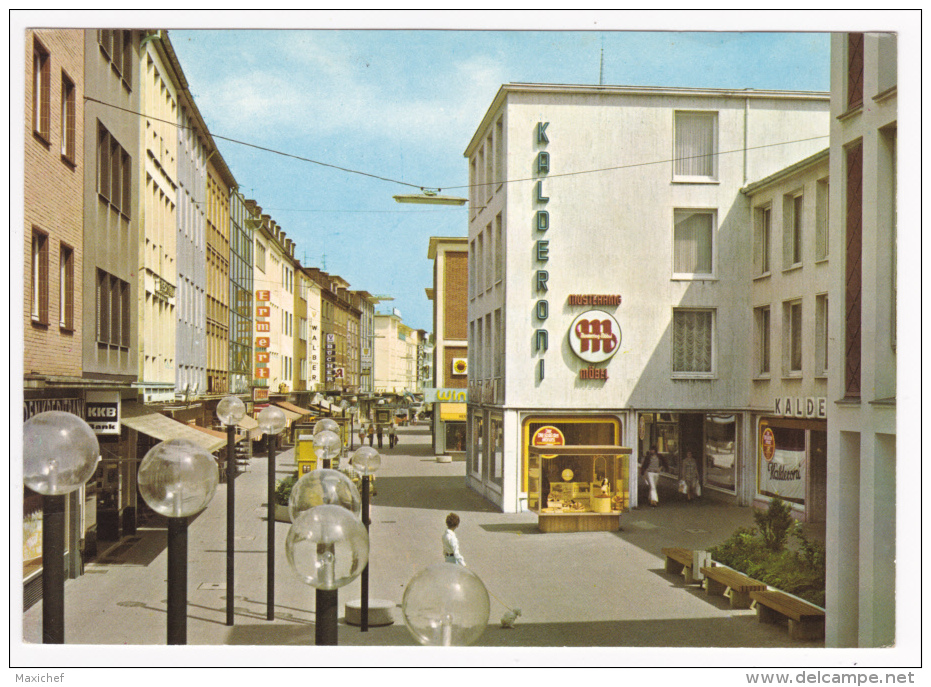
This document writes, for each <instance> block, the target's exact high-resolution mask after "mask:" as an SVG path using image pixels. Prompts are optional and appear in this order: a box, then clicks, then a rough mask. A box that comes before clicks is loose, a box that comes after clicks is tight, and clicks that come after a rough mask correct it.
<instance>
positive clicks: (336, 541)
mask: <svg viewBox="0 0 931 687" xmlns="http://www.w3.org/2000/svg"><path fill="white" fill-rule="evenodd" d="M286 551H287V555H288V563H290V565H291V569H292V570H293V571H294V573H295V574H296V575H297V576H298V577H299V578H300V579H301V580H302V581H303V582H304V583H306V584H309V585H311V586H312V587H314V588H316V590H317V606H316V637H315V642H316V644H317V646H336V645H337V644H338V643H339V638H338V625H337V619H338V612H339V588H340V587H343V586H345V585H347V584H349V583H350V582H352V581H353V580H354V579H356V578H357V577H358V576H359V573H360V572H361V571H362V568H363V567H364V566H365V565H366V563H367V562H368V555H369V540H368V532H366V530H365V527H363V525H362V523H361V522H360V521H359V520H358V518H357V517H356V516H355V514H354V513H352V512H351V511H349V510H347V509H346V508H343V507H342V506H337V505H329V504H325V505H320V506H315V507H313V508H311V509H309V510H306V511H303V512H302V513H300V514H299V515H298V517H297V519H296V520H295V521H294V522H293V523H292V525H291V529H290V530H289V531H288V539H287V544H286Z"/></svg>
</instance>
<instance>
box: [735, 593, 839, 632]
mask: <svg viewBox="0 0 931 687" xmlns="http://www.w3.org/2000/svg"><path fill="white" fill-rule="evenodd" d="M750 598H751V599H753V600H754V601H755V602H756V617H757V619H758V620H759V621H760V622H761V623H776V622H781V621H782V619H783V618H785V619H786V620H788V625H789V637H791V638H792V639H822V638H823V637H824V609H822V608H818V607H817V606H815V605H814V604H810V603H808V602H807V601H803V600H802V599H797V598H795V597H794V596H789V595H788V594H786V593H785V592H780V591H776V590H772V589H770V590H764V591H757V592H750Z"/></svg>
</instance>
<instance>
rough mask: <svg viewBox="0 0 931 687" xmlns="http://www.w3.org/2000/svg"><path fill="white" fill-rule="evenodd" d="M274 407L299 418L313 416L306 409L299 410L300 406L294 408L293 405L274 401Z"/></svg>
mask: <svg viewBox="0 0 931 687" xmlns="http://www.w3.org/2000/svg"><path fill="white" fill-rule="evenodd" d="M275 405H276V406H278V407H279V408H281V409H282V410H290V411H291V412H292V413H297V414H298V415H301V416H304V415H313V413H312V412H311V411H309V410H307V409H306V408H301V407H300V406H296V405H294V404H293V403H288V402H287V401H275Z"/></svg>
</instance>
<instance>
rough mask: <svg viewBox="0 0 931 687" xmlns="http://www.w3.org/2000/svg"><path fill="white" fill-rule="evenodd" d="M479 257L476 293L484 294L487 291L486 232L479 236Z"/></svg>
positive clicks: (477, 260) (477, 259)
mask: <svg viewBox="0 0 931 687" xmlns="http://www.w3.org/2000/svg"><path fill="white" fill-rule="evenodd" d="M477 249H478V256H477V258H476V260H475V263H476V264H475V279H476V282H477V283H476V287H477V290H476V293H479V294H480V293H482V292H483V291H484V290H485V234H484V232H482V233H480V234H479V235H478V246H477Z"/></svg>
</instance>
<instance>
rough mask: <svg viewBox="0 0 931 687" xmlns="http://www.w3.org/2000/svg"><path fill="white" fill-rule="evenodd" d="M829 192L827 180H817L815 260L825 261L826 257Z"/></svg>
mask: <svg viewBox="0 0 931 687" xmlns="http://www.w3.org/2000/svg"><path fill="white" fill-rule="evenodd" d="M829 190H830V187H829V185H828V180H827V179H821V180H819V181H818V185H817V186H816V187H815V260H826V259H827V257H828V247H829V243H828V234H829V231H828V229H829V228H828V202H829Z"/></svg>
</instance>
